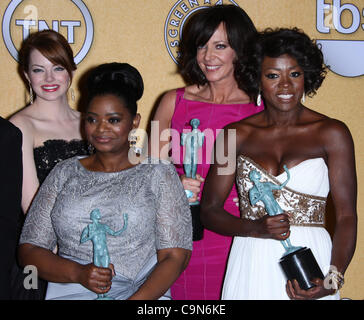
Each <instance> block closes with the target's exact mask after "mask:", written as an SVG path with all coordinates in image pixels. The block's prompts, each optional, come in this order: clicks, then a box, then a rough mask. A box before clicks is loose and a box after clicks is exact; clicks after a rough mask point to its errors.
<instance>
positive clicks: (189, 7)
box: [164, 0, 238, 63]
mask: <svg viewBox="0 0 364 320" xmlns="http://www.w3.org/2000/svg"><path fill="white" fill-rule="evenodd" d="M221 4H234V5H236V6H237V5H238V4H237V3H236V2H235V1H233V0H229V1H228V0H225V1H223V0H178V1H177V2H176V3H175V4H174V6H173V7H172V9H171V10H170V11H169V13H168V16H167V19H166V22H165V24H164V43H165V45H166V48H167V50H168V53H169V55H170V56H171V58H172V60H173V61H174V62H175V63H177V60H178V57H179V52H178V47H179V42H180V39H181V36H182V29H183V25H184V23H185V21H186V20H187V18H188V17H189V16H190V15H191V14H192V13H194V12H195V11H197V10H199V9H202V8H205V7H209V6H215V5H221Z"/></svg>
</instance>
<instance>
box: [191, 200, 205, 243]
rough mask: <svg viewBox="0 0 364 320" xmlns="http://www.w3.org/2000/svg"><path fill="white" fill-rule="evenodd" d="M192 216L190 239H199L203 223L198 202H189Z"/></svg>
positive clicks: (200, 238) (201, 236)
mask: <svg viewBox="0 0 364 320" xmlns="http://www.w3.org/2000/svg"><path fill="white" fill-rule="evenodd" d="M190 210H191V217H192V240H193V241H199V240H202V238H203V230H204V228H203V225H202V222H201V219H200V204H199V203H198V202H197V204H194V203H190Z"/></svg>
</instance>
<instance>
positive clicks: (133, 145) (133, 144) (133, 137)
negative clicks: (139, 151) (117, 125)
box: [129, 134, 139, 151]
mask: <svg viewBox="0 0 364 320" xmlns="http://www.w3.org/2000/svg"><path fill="white" fill-rule="evenodd" d="M138 140H139V137H138V136H136V135H133V134H131V135H130V136H129V146H130V148H131V149H133V150H134V151H135V149H136V143H137V141H138Z"/></svg>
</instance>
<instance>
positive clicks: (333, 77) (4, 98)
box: [0, 0, 364, 299]
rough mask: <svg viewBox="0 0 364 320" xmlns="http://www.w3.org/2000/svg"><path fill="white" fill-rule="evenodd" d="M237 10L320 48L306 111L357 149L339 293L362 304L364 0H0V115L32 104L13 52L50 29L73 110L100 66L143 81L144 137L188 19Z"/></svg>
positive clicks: (169, 82)
mask: <svg viewBox="0 0 364 320" xmlns="http://www.w3.org/2000/svg"><path fill="white" fill-rule="evenodd" d="M219 4H234V5H238V6H241V7H242V8H243V9H244V10H245V11H246V12H247V13H248V15H249V16H250V17H251V18H252V20H253V21H254V23H255V25H256V27H257V28H258V29H259V30H263V29H265V28H267V27H273V28H274V27H294V26H296V27H298V28H301V29H303V30H304V31H305V32H306V33H307V34H309V35H310V36H311V37H313V38H315V39H317V41H318V42H320V43H321V45H322V50H323V52H324V55H325V61H326V63H327V64H329V65H330V72H329V73H328V75H327V78H326V80H325V81H324V83H323V85H322V87H321V88H320V89H319V91H318V94H317V95H316V96H315V97H314V98H313V99H307V100H308V101H306V104H307V106H309V107H310V108H313V109H314V110H316V111H318V112H322V113H324V114H326V115H328V116H330V117H333V118H338V119H340V120H342V121H344V122H345V123H346V124H347V125H348V127H349V128H350V130H351V132H352V135H353V138H354V142H355V146H356V161H357V172H358V182H359V195H358V200H359V202H358V208H359V232H358V246H357V249H356V253H355V256H354V260H353V262H352V263H351V265H350V267H349V269H348V271H347V274H346V279H347V280H346V285H345V286H344V288H343V290H342V293H343V296H344V297H348V298H351V299H364V289H363V287H364V276H363V272H362V270H363V267H364V265H363V261H364V259H363V258H364V250H363V248H364V218H363V216H360V208H361V207H363V206H364V193H363V188H362V187H361V186H362V185H363V184H364V172H363V171H364V170H363V168H364V153H363V151H362V150H363V149H364V136H363V130H362V128H363V119H364V111H363V110H364V1H363V0H260V1H256V0H235V1H233V0H122V1H120V0H103V1H99V0H1V1H0V14H1V33H2V39H1V41H0V115H1V116H2V117H5V118H6V117H9V116H10V115H11V114H13V113H14V112H16V111H17V110H19V109H21V108H23V107H24V106H25V105H26V103H27V101H28V100H29V95H28V87H27V86H26V85H25V84H24V83H23V82H22V80H21V78H20V76H19V73H18V64H17V59H18V49H19V47H20V44H21V42H22V41H23V39H24V38H26V37H27V36H28V35H29V33H30V32H33V31H36V30H41V29H53V30H56V31H58V32H60V33H62V34H63V35H64V36H65V37H66V38H67V40H68V42H69V43H70V44H71V47H72V49H73V52H74V56H75V62H76V63H77V70H76V73H75V76H74V80H73V84H72V88H73V89H74V92H75V96H76V99H75V101H72V100H71V99H69V100H70V104H71V106H72V107H73V108H75V109H77V108H78V99H79V98H80V96H81V92H80V84H79V83H80V82H81V79H82V75H84V74H85V72H87V70H89V69H90V68H92V67H93V66H95V65H98V64H100V63H105V62H112V61H118V62H128V63H130V64H131V65H133V66H135V67H136V68H137V69H138V70H139V71H140V73H141V74H142V76H143V79H144V82H145V93H144V96H143V98H142V99H141V100H140V102H139V112H140V113H141V115H142V122H141V128H143V129H146V128H147V127H148V123H149V121H150V120H151V119H150V117H151V114H152V112H153V110H154V109H155V107H156V105H157V103H158V101H159V99H160V97H161V95H162V94H163V93H164V92H166V91H167V90H170V89H172V88H176V87H180V86H183V85H184V83H183V81H182V78H181V77H180V76H179V75H178V73H177V67H176V66H177V65H176V58H177V57H178V54H179V53H178V44H179V39H180V37H181V33H182V28H183V25H184V23H185V21H186V19H187V18H188V17H189V16H190V15H191V14H192V13H193V12H195V11H196V10H199V9H201V8H203V7H204V6H212V5H219Z"/></svg>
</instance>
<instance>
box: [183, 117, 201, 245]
mask: <svg viewBox="0 0 364 320" xmlns="http://www.w3.org/2000/svg"><path fill="white" fill-rule="evenodd" d="M190 124H191V126H192V131H191V132H188V133H182V135H181V145H182V146H186V148H185V155H184V159H183V168H184V170H185V174H186V177H187V178H193V179H196V172H197V162H198V149H199V148H201V147H202V144H203V142H204V134H203V133H202V132H201V131H200V130H199V129H197V128H198V126H199V125H200V120H199V119H196V118H195V119H192V120H191V121H190ZM185 192H186V195H187V198H192V196H193V193H192V191H190V190H185ZM190 209H191V215H192V229H193V241H198V240H201V239H202V238H203V225H202V223H201V220H200V202H199V201H198V200H197V201H195V202H192V203H190Z"/></svg>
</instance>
